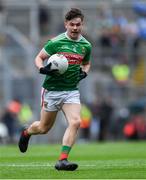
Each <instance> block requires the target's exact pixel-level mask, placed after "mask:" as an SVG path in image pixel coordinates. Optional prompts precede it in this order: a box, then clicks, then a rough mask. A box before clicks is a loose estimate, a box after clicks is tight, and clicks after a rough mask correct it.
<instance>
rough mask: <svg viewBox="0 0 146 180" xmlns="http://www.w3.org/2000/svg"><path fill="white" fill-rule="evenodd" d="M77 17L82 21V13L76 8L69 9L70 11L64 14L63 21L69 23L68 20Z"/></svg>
mask: <svg viewBox="0 0 146 180" xmlns="http://www.w3.org/2000/svg"><path fill="white" fill-rule="evenodd" d="M78 17H79V18H81V20H82V21H83V20H84V15H83V13H82V11H81V10H80V9H77V8H71V10H70V11H68V12H67V13H66V15H65V20H66V21H70V20H72V19H74V18H78Z"/></svg>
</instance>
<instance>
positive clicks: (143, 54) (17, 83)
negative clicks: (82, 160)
mask: <svg viewBox="0 0 146 180" xmlns="http://www.w3.org/2000/svg"><path fill="white" fill-rule="evenodd" d="M70 7H79V8H81V9H82V10H83V12H84V14H85V26H84V35H85V36H86V37H87V39H88V40H89V41H91V43H92V45H93V51H92V59H91V60H92V68H91V71H90V73H89V76H88V77H87V79H86V80H83V81H82V82H81V84H80V91H81V100H82V103H83V108H82V120H83V122H82V124H81V129H80V133H79V137H78V141H95V142H96V141H104V140H105V141H107V140H123V139H124V140H126V139H135V140H141V139H146V51H145V47H146V23H145V22H146V1H145V0H143V1H142V0H141V1H138V0H137V1H135V0H128V1H126V0H104V1H103V0H102V1H101V0H90V1H88V0H78V1H77V0H74V1H70V0H25V1H23V0H0V141H1V143H15V142H16V141H17V139H18V135H19V132H20V130H21V128H23V127H24V125H26V124H30V123H31V122H32V121H33V120H36V119H39V112H40V91H41V84H42V81H43V76H41V75H39V74H38V72H37V70H36V68H35V66H34V58H35V56H36V54H37V53H38V51H39V50H40V49H41V48H42V47H43V45H44V43H45V42H46V41H47V39H49V38H51V37H54V36H56V35H57V34H59V33H62V32H63V31H64V26H63V18H64V14H65V12H66V11H67V10H68V9H69V8H70ZM65 127H66V124H65V121H64V117H63V115H62V114H61V113H60V114H59V116H58V118H57V123H56V124H55V126H54V128H53V129H52V130H51V132H50V133H49V135H45V136H42V137H41V138H40V136H36V137H35V138H33V139H32V141H33V142H34V143H36V142H37V143H41V142H43V143H44V142H52V143H55V142H58V141H60V140H61V138H62V135H63V132H64V129H65Z"/></svg>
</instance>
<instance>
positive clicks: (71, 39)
mask: <svg viewBox="0 0 146 180" xmlns="http://www.w3.org/2000/svg"><path fill="white" fill-rule="evenodd" d="M65 36H66V38H67V39H69V40H71V41H75V42H79V41H80V40H81V39H82V37H83V36H82V35H80V37H79V38H78V39H77V40H73V39H71V38H70V37H69V36H68V35H67V32H65Z"/></svg>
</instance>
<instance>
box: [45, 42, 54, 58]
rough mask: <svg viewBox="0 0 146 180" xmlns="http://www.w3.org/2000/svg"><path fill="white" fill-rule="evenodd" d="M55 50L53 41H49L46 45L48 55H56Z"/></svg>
mask: <svg viewBox="0 0 146 180" xmlns="http://www.w3.org/2000/svg"><path fill="white" fill-rule="evenodd" d="M54 49H55V48H54V43H53V42H52V41H51V40H48V42H47V43H46V44H45V45H44V50H45V51H46V53H47V54H48V55H52V54H55V50H54Z"/></svg>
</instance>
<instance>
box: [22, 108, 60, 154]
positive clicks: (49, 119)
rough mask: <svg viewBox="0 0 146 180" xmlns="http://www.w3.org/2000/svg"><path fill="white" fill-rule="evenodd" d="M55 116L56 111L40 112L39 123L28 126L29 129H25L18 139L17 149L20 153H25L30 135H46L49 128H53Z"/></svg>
mask: <svg viewBox="0 0 146 180" xmlns="http://www.w3.org/2000/svg"><path fill="white" fill-rule="evenodd" d="M56 115H57V112H56V111H55V112H47V111H45V110H43V109H42V110H41V119H40V121H35V122H34V123H32V124H31V125H30V127H28V128H27V129H25V130H24V131H22V133H21V136H20V139H19V149H20V151H21V152H26V151H27V147H28V143H29V139H30V136H31V135H35V134H46V133H47V132H48V131H49V130H50V129H51V127H52V126H53V124H54V122H55V118H56Z"/></svg>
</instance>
